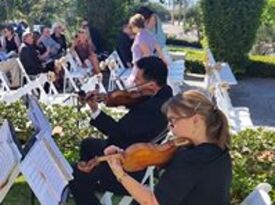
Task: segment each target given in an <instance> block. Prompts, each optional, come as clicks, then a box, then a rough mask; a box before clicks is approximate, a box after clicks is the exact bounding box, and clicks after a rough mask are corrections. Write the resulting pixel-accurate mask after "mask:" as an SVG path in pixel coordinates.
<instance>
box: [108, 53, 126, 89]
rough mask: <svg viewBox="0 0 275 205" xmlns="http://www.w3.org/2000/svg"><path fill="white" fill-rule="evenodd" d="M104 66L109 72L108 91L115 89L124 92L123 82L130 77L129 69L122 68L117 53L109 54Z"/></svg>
mask: <svg viewBox="0 0 275 205" xmlns="http://www.w3.org/2000/svg"><path fill="white" fill-rule="evenodd" d="M105 64H106V65H107V67H108V69H109V70H110V78H109V84H108V91H112V90H114V89H115V88H116V87H117V88H118V89H119V90H124V82H125V80H126V79H127V78H128V77H129V75H130V69H127V68H125V67H124V65H123V63H122V61H121V59H120V57H119V55H118V53H117V51H113V52H112V53H111V54H110V56H109V57H108V58H107V59H106V60H105Z"/></svg>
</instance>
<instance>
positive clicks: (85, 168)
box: [77, 158, 99, 173]
mask: <svg viewBox="0 0 275 205" xmlns="http://www.w3.org/2000/svg"><path fill="white" fill-rule="evenodd" d="M98 164H99V163H98V161H97V160H96V158H93V159H90V160H89V161H88V162H84V161H82V162H78V164H77V168H78V169H79V170H80V171H82V172H85V173H90V172H91V171H92V170H93V169H94V167H96V166H97V165H98Z"/></svg>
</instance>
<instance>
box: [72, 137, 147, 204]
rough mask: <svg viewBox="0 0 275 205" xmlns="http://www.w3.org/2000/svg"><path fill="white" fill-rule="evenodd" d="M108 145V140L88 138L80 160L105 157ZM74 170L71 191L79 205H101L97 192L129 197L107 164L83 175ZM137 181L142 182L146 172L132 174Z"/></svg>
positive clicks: (81, 148)
mask: <svg viewBox="0 0 275 205" xmlns="http://www.w3.org/2000/svg"><path fill="white" fill-rule="evenodd" d="M106 145H107V141H106V140H100V139H94V138H87V139H85V140H83V141H82V144H81V147H80V159H81V160H83V161H87V160H89V159H91V158H93V157H95V156H100V155H103V150H104V148H105V146H106ZM73 168H74V174H73V175H74V179H73V180H72V181H71V182H70V189H71V191H72V194H73V196H74V199H75V202H76V204H77V205H100V202H99V200H98V199H97V198H96V196H95V195H94V192H95V191H100V192H104V191H107V190H108V191H111V192H114V193H115V194H118V195H129V194H128V192H127V191H126V190H125V189H124V187H123V186H122V185H121V184H120V183H119V182H118V181H117V180H116V178H115V176H114V174H113V172H112V170H111V169H110V167H109V165H108V164H107V163H104V162H103V163H102V164H100V165H98V166H97V167H96V168H95V169H94V170H93V171H92V172H91V173H88V174H87V173H83V172H81V171H79V170H78V169H77V167H76V166H74V167H73ZM131 175H132V176H133V177H134V178H135V179H137V180H139V181H140V180H141V179H142V177H143V175H144V172H136V173H134V174H131Z"/></svg>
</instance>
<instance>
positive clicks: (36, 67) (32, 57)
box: [20, 47, 43, 75]
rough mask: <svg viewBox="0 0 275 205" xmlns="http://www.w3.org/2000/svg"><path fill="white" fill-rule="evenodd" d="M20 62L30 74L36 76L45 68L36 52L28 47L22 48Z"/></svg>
mask: <svg viewBox="0 0 275 205" xmlns="http://www.w3.org/2000/svg"><path fill="white" fill-rule="evenodd" d="M20 60H21V62H22V64H23V66H24V68H25V69H26V72H27V73H28V74H30V75H36V74H38V73H40V72H42V69H43V68H42V65H41V63H40V61H39V59H38V57H37V55H36V52H35V50H31V49H30V48H26V47H24V48H22V51H21V52H20Z"/></svg>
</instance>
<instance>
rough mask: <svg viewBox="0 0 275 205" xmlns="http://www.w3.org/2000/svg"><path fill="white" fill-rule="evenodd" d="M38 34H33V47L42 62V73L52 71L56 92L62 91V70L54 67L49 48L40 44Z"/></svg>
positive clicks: (54, 63) (54, 62) (59, 67)
mask: <svg viewBox="0 0 275 205" xmlns="http://www.w3.org/2000/svg"><path fill="white" fill-rule="evenodd" d="M39 38H40V34H39V33H38V32H33V40H34V42H33V43H34V47H35V49H36V51H37V54H38V58H39V59H40V61H41V62H42V65H43V67H44V71H45V72H48V71H52V72H54V73H55V81H54V85H55V86H56V88H57V90H58V91H62V89H63V83H64V82H63V81H64V69H63V68H62V67H61V66H57V65H56V61H58V60H53V59H51V58H50V56H49V55H50V48H49V47H46V46H45V45H44V44H43V43H42V42H39Z"/></svg>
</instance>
